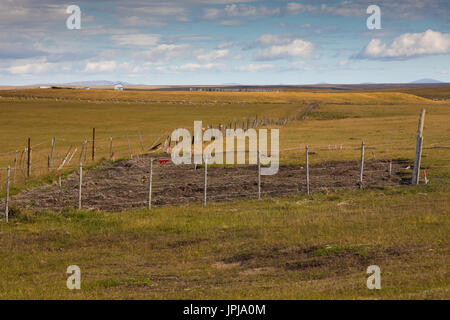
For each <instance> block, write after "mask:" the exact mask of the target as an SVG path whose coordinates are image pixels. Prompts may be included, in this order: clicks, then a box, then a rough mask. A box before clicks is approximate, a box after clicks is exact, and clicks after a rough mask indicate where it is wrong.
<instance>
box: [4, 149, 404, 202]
mask: <svg viewBox="0 0 450 320" xmlns="http://www.w3.org/2000/svg"><path fill="white" fill-rule="evenodd" d="M169 158H170V156H165V157H163V156H160V157H159V158H158V159H157V160H160V159H169ZM404 167H405V164H404V163H403V162H402V161H400V160H399V161H395V160H394V161H393V168H392V176H391V177H389V176H388V172H387V169H388V161H387V160H369V161H366V162H365V171H364V187H383V186H387V185H399V184H401V183H402V180H404V179H407V178H405V177H404V176H403V175H402V174H401V168H404ZM83 171H84V172H83V188H82V204H83V209H87V210H108V211H123V210H127V209H132V208H143V207H145V206H146V202H147V197H148V184H149V183H148V173H149V156H141V157H140V158H135V159H131V160H125V161H118V162H115V163H110V162H107V161H105V162H103V163H101V164H100V165H99V166H97V167H96V168H95V169H91V170H83ZM203 175H204V169H203V168H197V169H196V168H195V167H194V165H174V164H173V163H171V162H169V163H167V164H165V165H164V166H162V165H160V163H159V161H155V162H154V170H153V193H152V206H155V207H158V206H165V205H176V204H182V203H191V202H200V201H202V199H203ZM358 179H359V163H358V162H357V161H341V162H325V163H321V164H319V165H314V166H311V167H310V188H311V191H312V192H315V191H321V192H325V193H328V192H331V191H334V190H336V189H339V188H358ZM257 190H258V185H257V166H256V165H244V166H210V167H208V201H222V200H233V199H238V198H256V197H257ZM261 191H262V196H263V197H270V196H280V195H284V194H293V193H299V192H300V193H305V192H306V185H305V168H304V167H302V166H299V165H286V166H280V169H279V172H278V173H277V174H276V175H273V176H262V177H261ZM0 203H1V204H2V205H3V203H4V199H2V200H1V201H0ZM11 205H12V206H15V207H19V208H26V209H32V210H35V211H42V210H53V211H61V210H63V209H64V208H68V207H70V208H76V207H77V206H78V174H77V172H75V173H73V174H71V175H70V176H68V177H67V178H66V179H64V180H63V182H62V186H61V187H59V186H58V185H57V184H56V182H55V183H53V184H52V185H45V186H41V187H36V188H33V189H30V190H27V191H24V192H21V193H20V194H18V195H16V196H14V197H12V199H11Z"/></svg>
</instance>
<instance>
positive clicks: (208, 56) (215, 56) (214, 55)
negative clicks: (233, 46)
mask: <svg viewBox="0 0 450 320" xmlns="http://www.w3.org/2000/svg"><path fill="white" fill-rule="evenodd" d="M228 53H229V51H228V50H213V51H211V52H208V53H205V54H201V55H198V56H197V59H198V61H201V62H209V61H215V60H219V59H222V58H225V57H226V56H227V55H228Z"/></svg>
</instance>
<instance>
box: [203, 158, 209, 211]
mask: <svg viewBox="0 0 450 320" xmlns="http://www.w3.org/2000/svg"><path fill="white" fill-rule="evenodd" d="M204 173H205V176H204V188H203V206H204V207H206V189H207V186H208V158H207V157H205V170H204Z"/></svg>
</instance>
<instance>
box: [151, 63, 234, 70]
mask: <svg viewBox="0 0 450 320" xmlns="http://www.w3.org/2000/svg"><path fill="white" fill-rule="evenodd" d="M224 68H225V65H223V64H219V63H207V64H198V63H186V64H183V65H180V66H159V67H157V68H156V69H157V70H158V71H161V72H192V71H210V70H224Z"/></svg>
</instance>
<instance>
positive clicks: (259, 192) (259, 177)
mask: <svg viewBox="0 0 450 320" xmlns="http://www.w3.org/2000/svg"><path fill="white" fill-rule="evenodd" d="M258 199H261V151H259V150H258Z"/></svg>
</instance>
